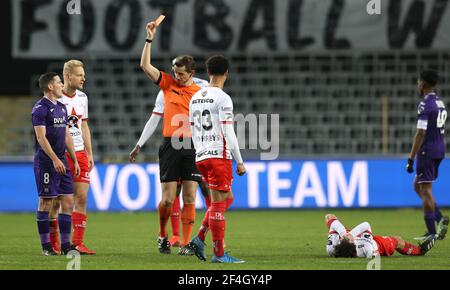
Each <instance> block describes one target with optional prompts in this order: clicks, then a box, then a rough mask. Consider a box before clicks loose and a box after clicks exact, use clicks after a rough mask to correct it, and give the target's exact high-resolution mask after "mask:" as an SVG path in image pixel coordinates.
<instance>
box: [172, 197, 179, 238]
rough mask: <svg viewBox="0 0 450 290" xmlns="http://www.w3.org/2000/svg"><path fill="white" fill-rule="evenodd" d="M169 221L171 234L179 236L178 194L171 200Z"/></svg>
mask: <svg viewBox="0 0 450 290" xmlns="http://www.w3.org/2000/svg"><path fill="white" fill-rule="evenodd" d="M170 223H171V224H172V235H173V236H180V195H177V197H175V200H174V201H173V206H172V213H171V214H170Z"/></svg>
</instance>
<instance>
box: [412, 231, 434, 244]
mask: <svg viewBox="0 0 450 290" xmlns="http://www.w3.org/2000/svg"><path fill="white" fill-rule="evenodd" d="M429 236H431V235H430V234H429V233H425V234H424V235H423V236H420V237H415V238H414V240H416V241H417V242H418V243H423V242H424V241H425V240H426V239H427V238H428V237H429Z"/></svg>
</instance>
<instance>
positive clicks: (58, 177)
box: [34, 160, 74, 198]
mask: <svg viewBox="0 0 450 290" xmlns="http://www.w3.org/2000/svg"><path fill="white" fill-rule="evenodd" d="M62 161H63V162H64V164H66V162H65V160H62ZM34 176H35V179H36V187H37V190H38V194H39V197H41V198H55V197H58V196H60V195H67V194H73V192H74V189H73V181H72V176H71V174H70V170H69V169H68V167H67V164H66V173H65V174H59V173H58V172H56V170H55V167H53V164H52V163H49V164H35V165H34Z"/></svg>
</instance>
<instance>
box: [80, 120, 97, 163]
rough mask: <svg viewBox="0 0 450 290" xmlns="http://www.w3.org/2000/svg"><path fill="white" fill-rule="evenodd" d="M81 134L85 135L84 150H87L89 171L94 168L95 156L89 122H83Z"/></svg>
mask: <svg viewBox="0 0 450 290" xmlns="http://www.w3.org/2000/svg"><path fill="white" fill-rule="evenodd" d="M81 128H82V129H81V132H82V134H83V141H84V148H85V149H86V155H87V158H88V162H89V171H91V170H92V168H94V155H93V154H92V142H91V130H90V129H89V125H88V122H87V120H83V122H82V123H81Z"/></svg>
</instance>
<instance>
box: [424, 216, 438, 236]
mask: <svg viewBox="0 0 450 290" xmlns="http://www.w3.org/2000/svg"><path fill="white" fill-rule="evenodd" d="M424 219H425V225H426V226H427V230H428V233H429V234H430V235H434V234H436V224H435V220H434V212H425V214H424Z"/></svg>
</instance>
